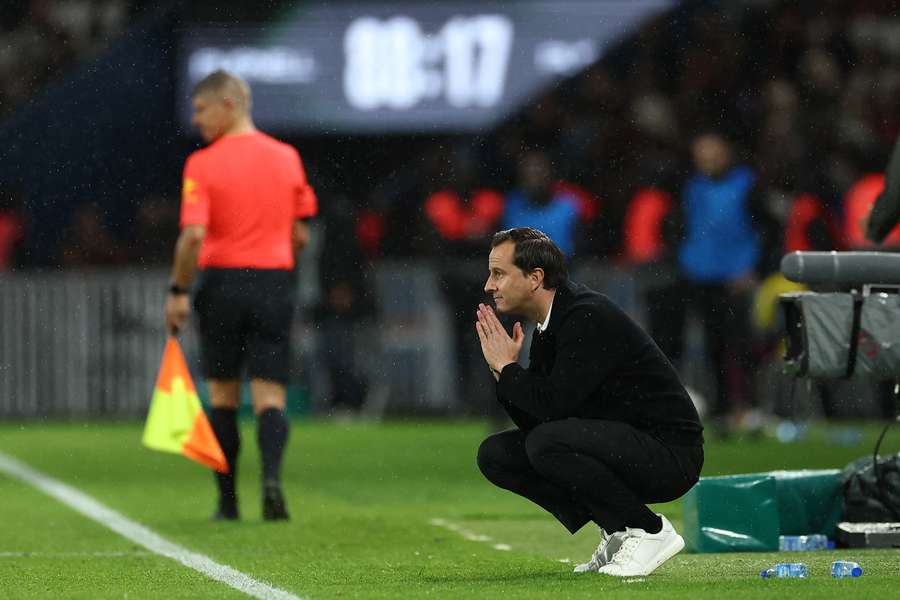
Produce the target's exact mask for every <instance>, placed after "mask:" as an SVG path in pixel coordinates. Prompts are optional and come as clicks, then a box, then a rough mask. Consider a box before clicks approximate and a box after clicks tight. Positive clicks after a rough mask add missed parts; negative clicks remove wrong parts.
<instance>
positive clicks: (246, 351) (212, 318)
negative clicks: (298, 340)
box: [194, 269, 295, 383]
mask: <svg viewBox="0 0 900 600" xmlns="http://www.w3.org/2000/svg"><path fill="white" fill-rule="evenodd" d="M294 286H295V284H294V275H293V272H292V271H285V270H282V269H205V270H204V271H203V272H202V273H201V274H200V279H199V285H198V287H197V294H196V296H195V297H194V311H195V313H196V316H197V321H196V322H197V329H198V331H199V333H200V353H201V355H202V363H203V375H204V376H205V377H206V378H207V379H238V378H240V377H241V369H242V367H246V369H247V375H248V376H249V377H250V378H258V379H268V380H271V381H277V382H280V383H287V381H288V372H289V366H290V349H291V321H292V320H293V316H294Z"/></svg>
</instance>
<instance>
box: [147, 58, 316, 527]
mask: <svg viewBox="0 0 900 600" xmlns="http://www.w3.org/2000/svg"><path fill="white" fill-rule="evenodd" d="M192 106H193V117H192V120H191V122H192V124H193V125H194V126H195V127H196V128H197V129H199V131H200V133H201V135H202V137H203V139H204V140H205V141H206V142H207V143H208V144H209V145H208V146H207V147H206V148H203V149H201V150H198V151H196V152H194V153H193V154H191V155H190V156H189V157H188V159H187V162H186V163H185V167H184V182H183V189H182V199H181V234H180V236H179V238H178V242H177V243H176V245H175V261H174V262H175V264H174V266H173V268H172V277H171V282H170V287H169V295H168V299H167V300H166V308H165V313H166V314H165V322H166V328H167V330H168V331H169V332H170V333H173V334H174V333H177V332H178V331H179V330H180V329H182V328H183V327H184V325H185V323H186V322H187V318H188V315H189V313H190V308H191V306H190V300H189V295H188V291H189V289H190V287H191V284H192V282H193V279H194V274H195V271H196V270H197V267H198V266H199V268H200V275H199V278H198V279H199V281H198V285H197V287H196V290H195V296H194V310H195V312H196V313H197V326H198V331H199V334H200V336H199V337H200V349H201V355H202V366H203V374H204V376H205V377H206V378H207V379H208V383H209V394H210V403H211V404H212V414H211V422H212V427H213V431H215V434H216V437H217V438H218V439H219V443H220V444H221V446H222V450H223V452H224V453H225V458H226V459H227V460H228V464H229V466H230V467H231V472H230V473H228V474H225V475H223V474H219V473H216V474H215V476H216V482H217V484H218V489H219V506H218V510H217V511H216V512H215V514H214V515H213V518H214V519H217V520H234V519H237V518H238V515H239V512H238V501H237V494H236V486H235V481H236V475H237V456H238V451H239V449H240V436H239V434H238V424H237V410H238V406H239V402H240V381H241V375H242V369H245V370H246V374H247V376H249V378H250V389H251V396H252V398H253V408H254V411H255V413H256V417H257V424H258V442H259V449H260V454H261V456H262V471H263V485H262V487H263V518H264V519H266V520H280V519H287V518H288V511H287V508H286V506H285V501H284V496H283V494H282V491H281V477H280V473H281V460H282V456H283V454H284V449H285V446H286V444H287V439H288V420H287V419H286V418H285V413H284V409H285V384H286V382H287V379H288V365H289V356H290V331H291V320H292V317H293V312H294V292H293V287H294V286H293V278H292V270H293V268H294V257H295V255H296V254H297V253H298V252H299V251H300V250H301V249H302V248H303V247H304V246H305V244H306V242H307V240H308V239H309V229H308V226H307V224H306V221H305V220H306V219H308V218H310V217H312V216H314V215H315V214H316V212H317V210H318V201H317V200H316V196H315V193H314V192H313V190H312V188H311V187H310V186H309V183H308V182H307V180H306V175H305V172H304V169H303V164H302V162H301V160H300V155H299V154H298V153H297V151H296V150H295V149H294V147H293V146H289V145H288V144H284V143H282V142H280V141H278V140H276V139H274V138H272V137H270V136H268V135H266V134H264V133H262V132H260V131H258V130H257V129H256V127H255V126H254V124H253V120H252V118H251V116H250V107H251V96H250V88H249V86H248V85H247V84H246V83H245V82H244V81H243V80H241V79H240V78H238V77H236V76H234V75H232V74H230V73H228V72H225V71H216V72H214V73H212V74H211V75H209V76H207V77H206V78H204V79H203V80H201V81H200V82H199V83H197V85H196V87H195V88H194V90H193V93H192Z"/></svg>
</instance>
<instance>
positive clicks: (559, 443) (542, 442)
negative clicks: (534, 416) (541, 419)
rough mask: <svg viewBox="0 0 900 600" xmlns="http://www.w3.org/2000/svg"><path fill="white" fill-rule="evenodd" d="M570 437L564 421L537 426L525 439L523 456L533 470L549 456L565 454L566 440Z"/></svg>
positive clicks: (567, 448) (566, 449)
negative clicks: (526, 457) (525, 455)
mask: <svg viewBox="0 0 900 600" xmlns="http://www.w3.org/2000/svg"><path fill="white" fill-rule="evenodd" d="M569 435H570V432H569V427H568V426H567V423H566V422H565V421H551V422H550V423H544V424H542V425H538V426H537V427H535V428H534V429H532V430H531V432H529V434H528V437H526V438H525V454H527V455H528V460H529V462H531V464H532V465H534V466H535V468H538V466H539V465H540V464H541V463H542V462H543V461H545V460H546V459H547V458H548V457H549V456H553V455H557V454H560V453H564V452H567V451H568V450H569V447H568V445H567V440H568V437H569Z"/></svg>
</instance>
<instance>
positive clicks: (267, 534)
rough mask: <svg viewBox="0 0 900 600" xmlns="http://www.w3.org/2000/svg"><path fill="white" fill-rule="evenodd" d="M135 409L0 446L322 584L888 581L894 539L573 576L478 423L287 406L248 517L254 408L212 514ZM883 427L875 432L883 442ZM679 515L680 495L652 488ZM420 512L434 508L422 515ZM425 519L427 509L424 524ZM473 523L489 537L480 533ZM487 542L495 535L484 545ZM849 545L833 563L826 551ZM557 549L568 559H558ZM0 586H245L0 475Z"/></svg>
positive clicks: (712, 453)
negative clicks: (665, 495)
mask: <svg viewBox="0 0 900 600" xmlns="http://www.w3.org/2000/svg"><path fill="white" fill-rule="evenodd" d="M141 427H142V425H141V424H140V423H98V422H93V423H55V424H43V423H39V422H33V423H19V424H10V423H7V424H2V425H0V451H2V452H4V453H6V454H9V455H11V456H14V457H16V458H18V459H19V460H21V461H24V462H26V463H27V464H29V465H30V466H32V467H34V468H36V469H38V470H40V471H43V472H44V473H46V474H48V475H51V476H53V477H55V478H58V479H61V480H62V481H64V482H66V483H68V484H69V485H72V486H74V487H77V488H79V489H80V490H82V491H84V492H86V493H88V494H90V495H92V496H93V497H94V498H96V499H97V500H99V501H101V502H103V503H105V504H107V505H108V506H110V507H112V508H114V509H115V510H118V511H119V512H121V513H123V514H125V515H126V516H127V517H129V518H131V519H133V520H136V521H138V522H140V523H142V524H144V525H146V526H148V527H150V528H151V529H153V530H155V531H156V532H158V533H160V534H161V535H163V536H165V537H167V538H169V539H171V540H172V541H174V542H176V543H179V544H181V545H183V546H186V547H187V548H189V549H190V550H193V551H196V552H201V553H203V554H206V555H208V556H210V557H211V558H213V559H214V560H217V561H219V562H221V563H225V564H227V565H229V566H231V567H234V568H235V569H238V570H240V571H243V572H244V573H246V574H248V575H250V576H251V577H253V578H255V579H258V580H262V581H265V582H267V583H270V584H271V585H274V586H276V587H279V588H282V589H284V590H287V591H290V592H292V593H295V594H297V595H298V596H301V597H304V598H309V599H310V600H318V599H324V598H423V597H432V598H517V599H518V598H550V597H554V598H597V597H607V598H609V597H612V598H618V597H622V598H638V599H639V598H691V599H696V598H724V597H728V598H729V600H732V599H738V598H757V597H759V598H762V597H766V598H781V597H790V598H804V599H805V598H843V599H846V598H847V597H854V598H896V597H898V591H897V588H898V585H900V551H897V550H887V551H875V550H870V551H846V550H839V551H834V552H818V553H805V554H797V553H792V554H781V555H778V554H718V555H710V554H706V555H688V554H680V555H678V556H676V557H675V558H674V559H672V560H671V561H669V562H668V563H666V564H665V565H664V566H663V567H661V568H660V569H659V570H658V571H657V572H656V573H654V574H653V575H651V576H649V577H646V578H634V579H629V580H621V579H612V578H606V577H602V576H598V575H595V574H584V575H574V574H572V573H571V569H572V565H573V563H576V562H581V561H583V560H585V559H586V558H588V557H589V556H590V554H591V552H592V550H593V549H594V547H595V546H596V544H597V533H596V529H595V528H591V527H586V528H584V529H583V530H582V531H581V532H579V533H578V535H575V536H570V535H569V534H568V533H567V532H566V531H565V530H564V529H563V528H562V527H561V526H560V525H558V524H557V523H556V521H555V520H554V519H553V518H552V517H550V516H549V515H547V514H546V513H544V512H543V511H542V510H541V509H539V508H537V507H535V506H533V505H531V504H530V503H529V502H527V501H525V500H523V499H520V498H518V497H516V496H514V495H513V494H510V493H508V492H504V491H503V490H499V489H497V488H494V487H493V486H492V485H490V484H489V483H488V482H487V481H485V480H483V479H482V477H481V475H480V473H479V472H478V470H477V467H476V466H475V452H476V449H477V447H478V443H479V442H480V441H481V439H482V438H483V437H484V435H485V434H486V429H485V428H484V426H483V425H481V424H479V423H452V422H392V423H387V424H369V423H350V424H341V423H333V422H317V421H302V422H296V423H295V424H294V428H293V430H292V434H291V435H292V439H291V443H290V447H289V454H288V456H287V457H286V462H285V472H284V480H285V481H284V483H285V494H286V496H287V499H288V503H289V507H290V509H291V513H292V517H293V518H292V520H291V521H290V522H288V523H264V522H262V521H261V519H260V498H259V489H258V479H259V466H258V461H259V459H258V454H257V451H256V447H255V446H256V444H255V431H254V429H253V424H252V422H246V423H244V425H243V436H244V437H243V453H242V456H241V463H240V495H241V511H242V521H241V522H239V523H212V522H209V521H208V520H207V518H208V516H209V515H210V514H211V513H212V510H213V507H214V506H213V484H212V476H211V475H210V474H209V473H207V472H206V471H205V470H204V469H202V468H201V467H199V466H198V465H195V464H194V463H191V462H189V461H187V460H186V459H183V458H181V457H178V456H174V455H167V454H161V453H156V452H152V451H149V450H146V449H144V448H142V447H141V446H140V436H141ZM863 431H864V435H863V437H862V439H861V440H860V442H859V443H858V444H857V445H853V446H836V445H829V444H828V443H827V439H828V438H829V435H830V433H832V432H833V431H830V430H828V429H825V428H814V429H813V430H812V433H811V435H810V436H809V437H808V438H807V439H805V440H803V441H801V442H797V443H793V444H788V445H785V444H780V443H778V442H777V441H775V440H773V439H770V438H763V439H761V440H758V441H750V440H735V441H733V442H729V443H709V444H707V447H706V456H707V459H706V465H705V467H704V475H721V474H728V473H743V472H753V471H763V470H772V469H796V468H830V467H843V466H844V465H845V464H846V463H847V462H849V461H850V460H852V459H855V458H858V457H859V456H862V455H865V454H868V453H870V452H871V449H872V446H873V445H874V440H875V437H876V436H877V433H878V428H877V427H876V426H863ZM897 436H898V432H897V431H892V432H891V434H889V436H888V438H887V439H886V442H885V447H884V450H885V451H891V450H894V451H895V450H896V449H897V446H898V443H897ZM657 510H659V511H661V512H664V513H665V514H666V515H667V516H668V517H669V518H670V519H671V520H672V521H673V523H674V524H675V526H676V528H678V527H680V524H681V503H680V502H672V503H669V504H664V505H659V506H658V507H657ZM435 519H439V520H438V521H435ZM435 523H437V524H435ZM488 538H489V539H488ZM497 547H499V548H500V549H497ZM836 558H846V559H850V560H856V561H858V562H860V563H861V564H862V565H863V567H864V569H865V574H864V575H863V577H862V578H860V579H858V580H833V579H832V578H831V577H830V576H828V570H829V566H830V564H831V561H832V560H834V559H836ZM561 561H569V562H568V563H565V562H561ZM779 561H781V562H787V561H803V562H806V563H807V565H808V566H809V568H810V571H811V577H810V578H809V579H807V580H776V581H763V580H761V579H760V578H759V571H760V569H762V568H765V567H766V566H769V565H771V564H773V563H775V562H779ZM0 598H85V599H96V598H120V599H121V598H128V599H135V598H192V599H193V598H247V596H244V595H242V594H241V593H239V592H237V591H235V590H233V589H231V588H229V587H227V586H225V585H223V584H221V583H218V582H215V581H212V580H209V579H207V578H206V577H204V576H203V575H201V574H199V573H196V572H194V571H192V570H190V569H188V568H186V567H183V566H181V565H180V564H178V563H176V562H175V561H172V560H169V559H166V558H163V557H159V556H156V555H154V554H151V553H149V552H147V551H145V550H144V549H143V548H141V547H137V546H135V545H134V544H132V543H131V542H129V541H127V540H125V539H124V538H121V537H119V536H118V535H117V534H115V533H113V532H111V531H109V530H108V529H106V528H104V527H102V526H100V525H99V524H97V523H95V522H93V521H90V520H88V519H86V518H85V517H82V516H81V515H79V514H77V513H75V512H73V511H72V510H71V509H69V508H67V507H66V506H64V505H62V504H60V503H58V502H57V501H56V500H53V499H51V498H49V497H47V496H45V495H43V494H42V493H40V492H38V491H37V490H34V489H32V488H30V487H28V486H26V485H25V484H22V483H20V482H18V481H16V480H13V479H10V478H7V477H6V476H4V475H0Z"/></svg>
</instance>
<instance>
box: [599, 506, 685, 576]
mask: <svg viewBox="0 0 900 600" xmlns="http://www.w3.org/2000/svg"><path fill="white" fill-rule="evenodd" d="M659 516H660V518H662V529H661V530H660V531H659V533H647V532H646V531H644V530H643V529H632V528H630V527H629V528H627V529H626V530H625V539H624V541H623V542H622V545H621V546H620V547H619V550H618V551H617V552H616V553H615V554H614V555H613V556H612V558H610V559H609V561H608V562H607V563H606V564H605V565H604V566H602V567H600V569H599V570H598V572H599V573H604V574H606V575H614V576H616V577H637V576H641V575H649V574H650V573H652V572H653V571H654V570H656V568H657V567H658V566H659V565H661V564H663V563H664V562H666V561H667V560H669V559H670V558H672V557H673V556H675V555H676V554H678V553H679V552H681V549H682V548H684V539H683V538H682V537H681V536H680V535H678V533H676V532H675V528H674V527H672V524H671V523H670V522H669V520H668V519H667V518H665V517H664V516H662V515H659Z"/></svg>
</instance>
